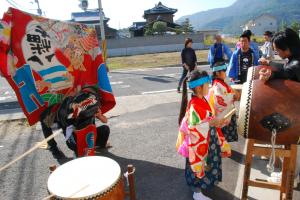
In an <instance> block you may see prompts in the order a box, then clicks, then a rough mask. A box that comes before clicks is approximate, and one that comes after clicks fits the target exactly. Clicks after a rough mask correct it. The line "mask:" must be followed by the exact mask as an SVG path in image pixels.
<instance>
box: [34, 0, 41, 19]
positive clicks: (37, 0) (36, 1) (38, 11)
mask: <svg viewBox="0 0 300 200" xmlns="http://www.w3.org/2000/svg"><path fill="white" fill-rule="evenodd" d="M35 3H37V6H38V9H37V13H38V14H39V16H42V10H41V8H40V2H39V0H35Z"/></svg>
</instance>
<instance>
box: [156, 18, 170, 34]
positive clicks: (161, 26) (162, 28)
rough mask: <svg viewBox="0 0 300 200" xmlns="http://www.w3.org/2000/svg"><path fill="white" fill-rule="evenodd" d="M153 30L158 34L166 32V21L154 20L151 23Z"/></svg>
mask: <svg viewBox="0 0 300 200" xmlns="http://www.w3.org/2000/svg"><path fill="white" fill-rule="evenodd" d="M153 31H154V32H157V33H158V34H160V35H163V34H164V33H166V32H167V23H166V22H161V21H157V22H155V23H154V24H153Z"/></svg>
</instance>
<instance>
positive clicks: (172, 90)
mask: <svg viewBox="0 0 300 200" xmlns="http://www.w3.org/2000/svg"><path fill="white" fill-rule="evenodd" d="M176 90H177V89H170V90H158V91H150V92H142V94H143V95H144V94H156V93H165V92H174V91H176Z"/></svg>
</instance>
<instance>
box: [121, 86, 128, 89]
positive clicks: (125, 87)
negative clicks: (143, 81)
mask: <svg viewBox="0 0 300 200" xmlns="http://www.w3.org/2000/svg"><path fill="white" fill-rule="evenodd" d="M120 88H122V89H124V88H130V85H121V86H120Z"/></svg>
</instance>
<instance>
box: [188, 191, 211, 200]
mask: <svg viewBox="0 0 300 200" xmlns="http://www.w3.org/2000/svg"><path fill="white" fill-rule="evenodd" d="M193 199H194V200H212V199H211V198H209V197H207V196H205V195H204V194H202V192H194V194H193Z"/></svg>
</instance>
